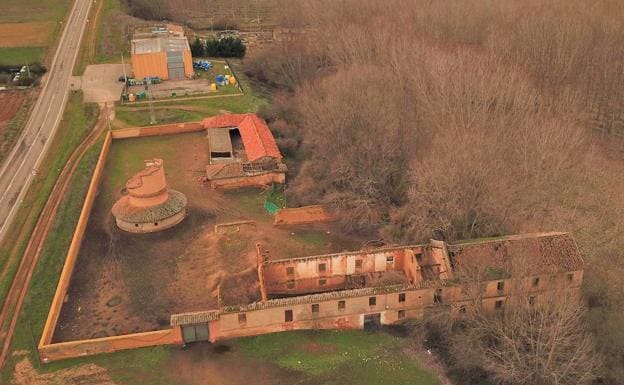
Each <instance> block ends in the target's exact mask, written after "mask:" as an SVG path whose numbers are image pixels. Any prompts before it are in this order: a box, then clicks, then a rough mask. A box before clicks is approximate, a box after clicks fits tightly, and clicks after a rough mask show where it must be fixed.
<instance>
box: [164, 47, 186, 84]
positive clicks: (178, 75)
mask: <svg viewBox="0 0 624 385" xmlns="http://www.w3.org/2000/svg"><path fill="white" fill-rule="evenodd" d="M167 70H168V71H169V79H171V80H182V79H184V77H185V76H184V56H183V54H182V51H173V52H172V51H169V52H167Z"/></svg>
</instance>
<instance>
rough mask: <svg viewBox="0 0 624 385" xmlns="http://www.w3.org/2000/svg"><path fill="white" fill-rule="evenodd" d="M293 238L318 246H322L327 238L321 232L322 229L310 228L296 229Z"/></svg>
mask: <svg viewBox="0 0 624 385" xmlns="http://www.w3.org/2000/svg"><path fill="white" fill-rule="evenodd" d="M295 238H296V239H298V240H300V241H302V242H305V243H308V244H310V245H313V246H317V247H319V248H323V247H324V246H325V242H326V240H327V236H326V235H325V233H323V232H322V231H312V230H303V231H296V232H295Z"/></svg>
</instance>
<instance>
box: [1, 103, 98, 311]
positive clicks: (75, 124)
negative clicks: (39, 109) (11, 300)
mask: <svg viewBox="0 0 624 385" xmlns="http://www.w3.org/2000/svg"><path fill="white" fill-rule="evenodd" d="M97 115H98V108H97V105H95V104H88V105H83V104H82V94H81V93H72V94H71V95H70V97H69V100H68V102H67V108H66V110H65V114H64V115H63V119H62V120H61V123H60V126H59V128H58V131H57V134H56V135H55V137H54V139H53V141H52V144H51V146H50V148H49V149H48V154H47V155H46V157H45V159H44V161H43V162H42V163H41V167H40V169H39V173H38V174H37V176H36V177H35V178H34V179H33V182H32V184H31V186H30V189H29V190H28V192H27V193H26V196H25V197H24V200H23V202H22V204H21V206H20V208H19V209H18V212H17V215H16V216H15V218H14V220H13V224H12V225H11V226H10V227H9V230H8V232H7V234H6V236H5V238H4V240H3V241H2V243H0V271H2V272H4V271H6V273H3V275H2V280H1V281H0V301H3V300H4V297H5V296H6V293H7V291H8V288H9V286H10V283H11V281H12V277H13V275H14V274H15V270H16V269H17V266H18V264H19V259H20V258H19V257H20V256H21V255H22V254H23V253H24V250H25V249H26V245H27V244H28V240H29V239H30V234H31V233H32V230H33V228H34V226H35V223H36V222H37V218H38V217H39V214H40V213H41V210H42V209H43V206H44V205H45V203H46V201H47V199H48V196H49V194H50V192H51V191H52V188H53V187H54V183H55V182H56V179H57V178H58V175H59V173H60V171H61V169H62V168H63V166H64V164H65V162H66V161H67V159H68V158H69V156H70V155H71V153H72V151H73V150H74V148H76V146H78V144H79V143H80V142H81V141H82V139H83V138H84V137H85V136H86V135H87V133H88V132H89V130H90V128H91V127H93V124H94V123H95V121H96V119H97Z"/></svg>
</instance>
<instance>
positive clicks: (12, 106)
mask: <svg viewBox="0 0 624 385" xmlns="http://www.w3.org/2000/svg"><path fill="white" fill-rule="evenodd" d="M25 98H26V93H25V92H22V91H3V92H0V134H1V133H2V131H3V129H4V128H5V127H6V126H7V124H8V123H9V122H10V121H11V119H13V117H14V116H15V115H16V114H17V112H18V111H19V109H20V107H21V106H22V103H23V102H24V99H25Z"/></svg>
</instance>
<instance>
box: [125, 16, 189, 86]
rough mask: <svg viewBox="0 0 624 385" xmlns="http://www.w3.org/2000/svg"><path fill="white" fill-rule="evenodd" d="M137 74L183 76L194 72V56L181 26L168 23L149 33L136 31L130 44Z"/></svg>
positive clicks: (141, 76)
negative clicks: (137, 32)
mask: <svg viewBox="0 0 624 385" xmlns="http://www.w3.org/2000/svg"><path fill="white" fill-rule="evenodd" d="M131 56H132V71H133V72H134V77H135V78H137V79H143V78H146V77H159V78H161V79H162V80H168V79H171V80H181V79H186V78H190V77H192V76H193V58H192V56H191V49H190V46H189V43H188V40H187V38H186V37H185V36H184V33H183V31H182V30H181V28H180V27H177V26H174V25H167V27H166V28H165V27H163V29H162V31H161V30H160V29H157V30H156V31H155V32H151V33H149V34H135V36H134V39H132V47H131Z"/></svg>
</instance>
